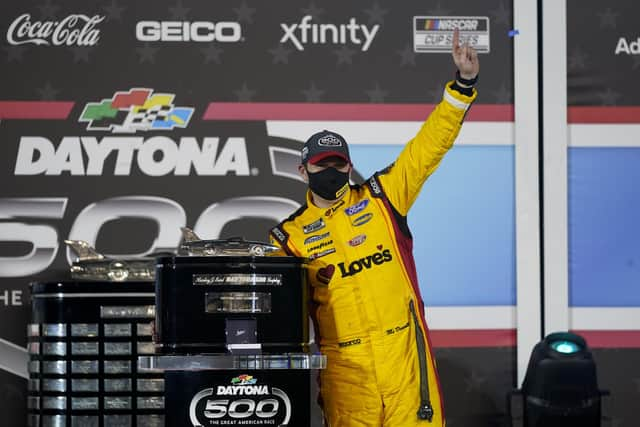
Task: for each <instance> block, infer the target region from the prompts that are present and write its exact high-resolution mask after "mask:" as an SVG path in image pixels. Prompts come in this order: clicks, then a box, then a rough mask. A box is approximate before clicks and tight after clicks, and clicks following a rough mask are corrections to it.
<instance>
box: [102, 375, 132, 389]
mask: <svg viewBox="0 0 640 427" xmlns="http://www.w3.org/2000/svg"><path fill="white" fill-rule="evenodd" d="M104 391H108V392H114V391H131V378H115V379H105V380H104Z"/></svg>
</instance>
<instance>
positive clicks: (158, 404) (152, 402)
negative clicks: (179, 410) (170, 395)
mask: <svg viewBox="0 0 640 427" xmlns="http://www.w3.org/2000/svg"><path fill="white" fill-rule="evenodd" d="M136 400H137V403H138V408H139V409H164V397H160V396H144V397H138V399H136Z"/></svg>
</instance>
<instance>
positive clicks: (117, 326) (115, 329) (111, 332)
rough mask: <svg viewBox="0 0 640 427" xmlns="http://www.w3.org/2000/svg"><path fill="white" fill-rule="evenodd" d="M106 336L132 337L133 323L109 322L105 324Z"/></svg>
mask: <svg viewBox="0 0 640 427" xmlns="http://www.w3.org/2000/svg"><path fill="white" fill-rule="evenodd" d="M104 336H106V337H130V336H131V324H129V323H109V324H105V325H104Z"/></svg>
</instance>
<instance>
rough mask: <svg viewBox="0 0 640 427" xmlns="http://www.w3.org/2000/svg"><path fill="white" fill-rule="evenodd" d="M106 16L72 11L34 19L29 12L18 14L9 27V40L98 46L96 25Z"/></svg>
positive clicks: (12, 42) (40, 43)
mask: <svg viewBox="0 0 640 427" xmlns="http://www.w3.org/2000/svg"><path fill="white" fill-rule="evenodd" d="M104 18H105V17H104V16H100V15H94V16H91V17H90V16H87V15H81V14H73V15H69V16H67V17H66V18H63V19H61V20H59V21H58V20H56V21H32V20H31V15H30V14H28V13H25V14H22V15H20V16H19V17H17V18H16V19H15V20H14V21H13V22H12V23H11V25H10V26H9V29H8V30H7V41H8V42H9V44H12V45H14V46H16V45H21V44H27V43H33V44H36V45H46V46H51V45H53V46H63V45H64V46H71V45H77V46H94V45H96V44H97V43H98V41H99V40H100V30H99V29H97V28H95V27H96V25H97V24H99V23H101V22H102V21H104Z"/></svg>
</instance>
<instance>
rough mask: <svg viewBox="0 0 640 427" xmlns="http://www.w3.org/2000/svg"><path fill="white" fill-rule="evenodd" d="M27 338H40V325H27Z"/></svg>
mask: <svg viewBox="0 0 640 427" xmlns="http://www.w3.org/2000/svg"><path fill="white" fill-rule="evenodd" d="M27 336H28V337H38V336H40V325H39V324H37V323H30V324H29V325H27Z"/></svg>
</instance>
